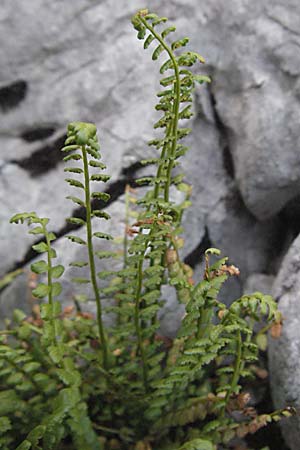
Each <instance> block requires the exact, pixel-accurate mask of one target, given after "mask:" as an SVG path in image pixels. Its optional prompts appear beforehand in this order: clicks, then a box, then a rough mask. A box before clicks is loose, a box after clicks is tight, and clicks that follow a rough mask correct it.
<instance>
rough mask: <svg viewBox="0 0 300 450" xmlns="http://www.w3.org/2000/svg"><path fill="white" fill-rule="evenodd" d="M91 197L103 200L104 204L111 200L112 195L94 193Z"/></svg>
mask: <svg viewBox="0 0 300 450" xmlns="http://www.w3.org/2000/svg"><path fill="white" fill-rule="evenodd" d="M91 197H92V198H97V199H98V200H103V201H104V202H107V201H108V200H109V199H110V195H109V194H107V193H106V192H93V193H92V195H91Z"/></svg>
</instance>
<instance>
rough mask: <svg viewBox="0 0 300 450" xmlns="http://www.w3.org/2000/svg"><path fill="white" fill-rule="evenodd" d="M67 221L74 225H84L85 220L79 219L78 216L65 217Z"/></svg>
mask: <svg viewBox="0 0 300 450" xmlns="http://www.w3.org/2000/svg"><path fill="white" fill-rule="evenodd" d="M67 222H69V223H72V224H74V225H81V226H82V225H85V224H86V222H85V220H83V219H80V218H79V217H69V218H68V219H67Z"/></svg>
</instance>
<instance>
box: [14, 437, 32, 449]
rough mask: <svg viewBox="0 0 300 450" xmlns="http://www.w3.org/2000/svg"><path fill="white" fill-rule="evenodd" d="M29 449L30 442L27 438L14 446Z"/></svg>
mask: <svg viewBox="0 0 300 450" xmlns="http://www.w3.org/2000/svg"><path fill="white" fill-rule="evenodd" d="M30 449H31V443H30V442H29V441H28V440H27V439H26V440H25V441H23V442H22V443H21V444H20V445H18V447H17V448H16V450H30Z"/></svg>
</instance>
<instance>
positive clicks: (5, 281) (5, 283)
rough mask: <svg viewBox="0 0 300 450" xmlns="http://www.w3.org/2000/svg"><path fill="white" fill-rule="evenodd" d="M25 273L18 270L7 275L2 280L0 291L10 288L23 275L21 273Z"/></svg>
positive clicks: (0, 280) (0, 281)
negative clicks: (6, 287)
mask: <svg viewBox="0 0 300 450" xmlns="http://www.w3.org/2000/svg"><path fill="white" fill-rule="evenodd" d="M23 272H24V270H23V269H17V270H14V271H13V272H9V273H8V274H6V275H5V276H4V277H3V278H1V279H0V289H2V288H4V287H5V286H8V285H9V284H10V283H11V282H12V281H13V280H14V279H15V278H16V277H17V276H19V275H21V273H23Z"/></svg>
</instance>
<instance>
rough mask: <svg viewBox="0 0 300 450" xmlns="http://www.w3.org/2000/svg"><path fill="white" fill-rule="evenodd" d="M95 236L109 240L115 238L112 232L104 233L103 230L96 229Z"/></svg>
mask: <svg viewBox="0 0 300 450" xmlns="http://www.w3.org/2000/svg"><path fill="white" fill-rule="evenodd" d="M93 236H95V237H97V238H99V239H106V240H108V241H112V240H113V239H114V238H113V237H112V236H111V235H110V234H107V233H102V232H100V231H96V232H95V233H94V234H93Z"/></svg>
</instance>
